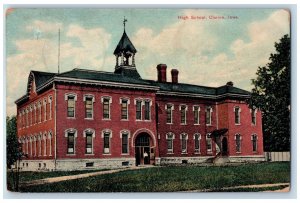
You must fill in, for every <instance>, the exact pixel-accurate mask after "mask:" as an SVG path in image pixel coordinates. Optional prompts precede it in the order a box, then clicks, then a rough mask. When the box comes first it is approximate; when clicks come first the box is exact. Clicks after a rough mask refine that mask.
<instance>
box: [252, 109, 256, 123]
mask: <svg viewBox="0 0 300 203" xmlns="http://www.w3.org/2000/svg"><path fill="white" fill-rule="evenodd" d="M251 123H252V125H256V109H251Z"/></svg>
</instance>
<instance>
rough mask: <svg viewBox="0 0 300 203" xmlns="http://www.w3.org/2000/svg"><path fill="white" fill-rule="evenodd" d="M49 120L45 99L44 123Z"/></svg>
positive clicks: (45, 100)
mask: <svg viewBox="0 0 300 203" xmlns="http://www.w3.org/2000/svg"><path fill="white" fill-rule="evenodd" d="M46 120H47V99H46V98H44V121H46Z"/></svg>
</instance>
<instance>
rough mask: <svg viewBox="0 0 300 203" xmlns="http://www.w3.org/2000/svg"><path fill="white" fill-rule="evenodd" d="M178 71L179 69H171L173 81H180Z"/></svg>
mask: <svg viewBox="0 0 300 203" xmlns="http://www.w3.org/2000/svg"><path fill="white" fill-rule="evenodd" d="M178 73H179V71H178V70H177V69H172V70H171V75H172V83H178Z"/></svg>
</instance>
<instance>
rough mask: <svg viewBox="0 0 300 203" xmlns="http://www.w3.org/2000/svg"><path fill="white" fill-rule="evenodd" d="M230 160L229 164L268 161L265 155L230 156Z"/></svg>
mask: <svg viewBox="0 0 300 203" xmlns="http://www.w3.org/2000/svg"><path fill="white" fill-rule="evenodd" d="M228 159H229V162H233V163H244V162H263V161H266V159H265V157H264V156H263V155H262V156H229V157H228Z"/></svg>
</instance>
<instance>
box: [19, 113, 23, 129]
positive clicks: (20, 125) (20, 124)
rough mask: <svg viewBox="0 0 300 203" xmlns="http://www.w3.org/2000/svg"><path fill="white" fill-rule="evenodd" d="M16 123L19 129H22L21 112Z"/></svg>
mask: <svg viewBox="0 0 300 203" xmlns="http://www.w3.org/2000/svg"><path fill="white" fill-rule="evenodd" d="M18 122H19V128H22V112H21V111H19V119H18Z"/></svg>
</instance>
